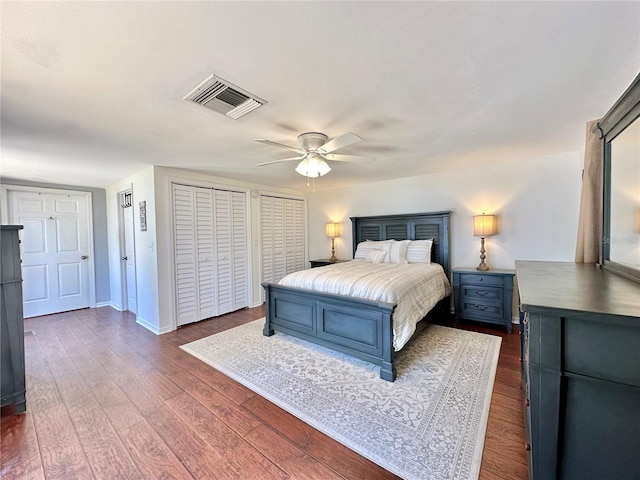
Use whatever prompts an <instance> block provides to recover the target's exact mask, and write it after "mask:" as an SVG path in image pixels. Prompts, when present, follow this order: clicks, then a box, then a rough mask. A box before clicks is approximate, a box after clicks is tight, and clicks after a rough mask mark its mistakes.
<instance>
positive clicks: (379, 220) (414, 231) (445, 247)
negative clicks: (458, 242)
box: [351, 211, 451, 277]
mask: <svg viewBox="0 0 640 480" xmlns="http://www.w3.org/2000/svg"><path fill="white" fill-rule="evenodd" d="M450 216H451V212H450V211H444V212H431V213H410V214H401V215H376V216H371V217H351V224H352V226H353V252H354V253H355V251H356V247H357V246H358V243H360V242H364V241H365V240H391V239H395V240H426V239H428V238H433V247H432V248H431V257H432V258H431V261H433V262H436V263H439V264H440V265H442V268H444V271H445V273H446V274H447V277H449V276H450V275H449V273H450V268H451V266H450V262H449V217H450Z"/></svg>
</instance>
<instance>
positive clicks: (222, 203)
mask: <svg viewBox="0 0 640 480" xmlns="http://www.w3.org/2000/svg"><path fill="white" fill-rule="evenodd" d="M214 191H215V201H214V203H215V209H216V214H215V223H216V229H215V231H216V266H217V272H218V315H222V314H223V313H228V312H231V311H232V310H233V303H234V302H233V244H232V231H231V222H232V218H231V192H227V191H224V190H214Z"/></svg>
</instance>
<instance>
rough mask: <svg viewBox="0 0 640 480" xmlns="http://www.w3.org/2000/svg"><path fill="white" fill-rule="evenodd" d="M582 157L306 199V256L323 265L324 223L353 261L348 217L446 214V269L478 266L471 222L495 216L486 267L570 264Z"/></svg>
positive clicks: (326, 247)
mask: <svg viewBox="0 0 640 480" xmlns="http://www.w3.org/2000/svg"><path fill="white" fill-rule="evenodd" d="M582 166H583V154H582V153H581V152H570V153H566V154H558V155H553V156H548V157H542V158H534V159H525V160H515V161H511V162H508V163H500V164H493V165H486V166H483V167H478V168H473V169H466V170H459V171H453V172H445V173H438V174H432V175H424V176H419V177H410V178H404V179H398V180H389V181H384V182H377V183H372V184H367V185H360V186H357V187H349V188H341V189H334V190H325V191H319V192H315V193H312V194H310V195H309V201H308V202H309V238H310V245H309V255H310V258H311V259H314V258H328V256H329V255H330V249H331V240H329V239H328V238H326V237H325V232H324V225H325V223H327V222H329V221H334V222H339V223H341V224H342V236H341V237H340V238H338V239H336V256H337V257H338V258H342V259H350V258H352V230H351V221H350V220H349V217H351V216H362V215H384V214H396V213H421V212H432V211H440V210H451V211H453V214H452V216H451V265H452V267H476V266H477V265H478V263H479V262H480V258H479V256H480V253H479V252H480V239H479V238H477V237H474V236H473V218H472V217H473V215H477V214H479V213H482V212H485V213H492V214H497V215H498V216H499V234H498V235H496V236H494V237H490V238H487V240H486V250H487V260H486V261H487V263H488V264H489V266H490V267H491V268H506V269H513V268H514V260H516V259H519V260H559V261H573V259H574V253H575V243H576V234H577V225H578V210H579V203H580V188H581V173H582Z"/></svg>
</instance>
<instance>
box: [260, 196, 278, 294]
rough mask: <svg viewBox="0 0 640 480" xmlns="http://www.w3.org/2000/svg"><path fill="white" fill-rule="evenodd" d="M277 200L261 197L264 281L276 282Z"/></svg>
mask: <svg viewBox="0 0 640 480" xmlns="http://www.w3.org/2000/svg"><path fill="white" fill-rule="evenodd" d="M274 200H275V198H273V197H267V196H266V195H262V196H261V197H260V242H261V246H260V250H261V253H262V255H261V257H262V281H263V282H275V280H274V278H275V272H274V270H273V250H274V247H273V202H274Z"/></svg>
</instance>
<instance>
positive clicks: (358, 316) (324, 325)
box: [262, 283, 396, 382]
mask: <svg viewBox="0 0 640 480" xmlns="http://www.w3.org/2000/svg"><path fill="white" fill-rule="evenodd" d="M262 286H263V287H264V290H265V299H266V321H265V324H264V330H263V334H264V335H266V336H271V335H273V334H274V332H275V331H276V330H277V331H279V332H284V333H287V334H289V335H293V336H295V337H298V338H302V339H304V340H308V341H311V342H313V343H316V344H318V345H322V346H324V347H327V348H331V349H333V350H337V351H339V352H342V353H346V354H349V355H352V356H354V357H358V358H360V359H362V360H366V361H369V362H372V363H374V364H376V365H380V378H382V379H384V380H388V381H390V382H393V381H394V380H395V377H396V369H395V365H394V362H393V357H394V351H393V311H394V310H395V308H396V306H395V305H394V304H391V303H385V302H375V301H371V300H365V299H359V298H353V297H345V296H341V295H333V294H327V293H319V292H314V291H311V290H304V289H301V288H293V287H285V286H283V285H279V284H275V283H263V284H262Z"/></svg>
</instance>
